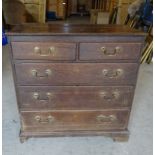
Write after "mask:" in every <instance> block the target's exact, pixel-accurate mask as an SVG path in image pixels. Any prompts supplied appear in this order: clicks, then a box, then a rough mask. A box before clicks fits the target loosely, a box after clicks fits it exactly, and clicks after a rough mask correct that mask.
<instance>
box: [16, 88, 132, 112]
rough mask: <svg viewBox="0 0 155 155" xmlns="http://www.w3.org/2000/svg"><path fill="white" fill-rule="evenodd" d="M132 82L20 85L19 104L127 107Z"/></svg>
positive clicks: (67, 107) (60, 107)
mask: <svg viewBox="0 0 155 155" xmlns="http://www.w3.org/2000/svg"><path fill="white" fill-rule="evenodd" d="M133 93H134V88H133V87H132V86H124V87H123V86H122V87H121V86H104V87H94V86H87V87H84V86H79V87H78V86H72V87H70V86H64V87H62V86H60V87H59V86H58V87H54V86H53V87H48V86H47V87H45V86H41V87H39V86H38V87H37V86H35V87H30V86H24V87H23V86H19V87H18V95H19V96H18V98H19V107H20V108H21V109H24V110H32V111H33V110H49V109H51V110H52V109H56V110H73V109H74V110H77V109H108V108H111V109H115V108H124V107H130V106H131V102H132V98H133Z"/></svg>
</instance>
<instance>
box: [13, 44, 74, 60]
mask: <svg viewBox="0 0 155 155" xmlns="http://www.w3.org/2000/svg"><path fill="white" fill-rule="evenodd" d="M11 45H12V52H13V58H14V59H27V60H75V53H76V44H75V43H54V42H12V43H11Z"/></svg>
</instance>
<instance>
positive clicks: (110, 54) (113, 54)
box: [101, 46, 121, 56]
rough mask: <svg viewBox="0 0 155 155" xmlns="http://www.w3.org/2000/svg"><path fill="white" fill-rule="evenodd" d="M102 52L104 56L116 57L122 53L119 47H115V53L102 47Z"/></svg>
mask: <svg viewBox="0 0 155 155" xmlns="http://www.w3.org/2000/svg"><path fill="white" fill-rule="evenodd" d="M101 51H102V52H103V53H104V55H107V56H115V55H116V54H117V53H119V52H120V51H121V48H120V47H119V46H117V47H115V49H114V51H113V52H108V51H107V49H106V47H101Z"/></svg>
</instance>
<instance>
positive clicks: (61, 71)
mask: <svg viewBox="0 0 155 155" xmlns="http://www.w3.org/2000/svg"><path fill="white" fill-rule="evenodd" d="M15 69H16V75H17V83H18V84H20V85H62V86H63V85H113V84H117V85H119V84H124V85H125V84H128V85H129V84H131V85H132V84H135V83H136V77H137V70H138V64H137V63H18V64H15Z"/></svg>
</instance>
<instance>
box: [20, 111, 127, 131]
mask: <svg viewBox="0 0 155 155" xmlns="http://www.w3.org/2000/svg"><path fill="white" fill-rule="evenodd" d="M128 116H129V111H128V110H121V111H114V110H113V111H48V112H37V111H35V112H21V120H22V126H23V127H22V129H23V130H24V131H36V132H37V131H38V132H39V131H40V132H41V131H42V132H48V131H68V130H69V131H72V130H78V131H79V130H113V129H125V128H126V127H127V121H128Z"/></svg>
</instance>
